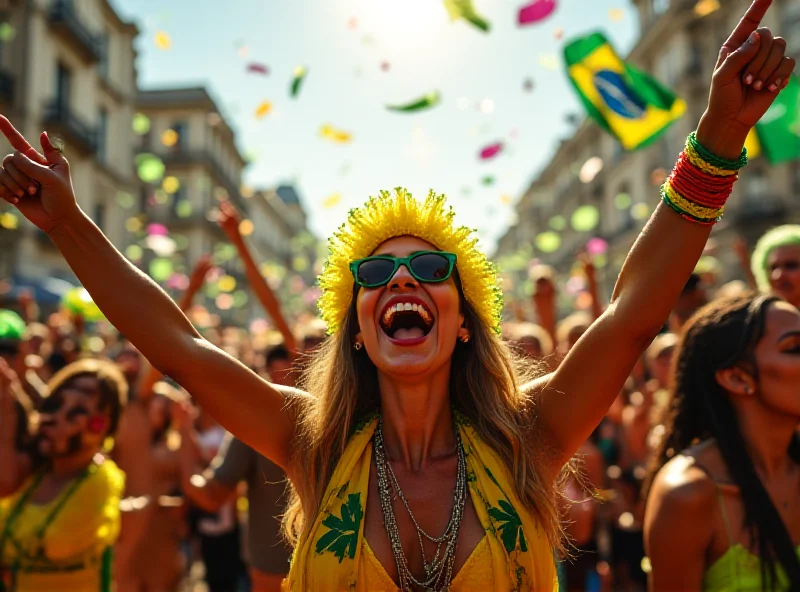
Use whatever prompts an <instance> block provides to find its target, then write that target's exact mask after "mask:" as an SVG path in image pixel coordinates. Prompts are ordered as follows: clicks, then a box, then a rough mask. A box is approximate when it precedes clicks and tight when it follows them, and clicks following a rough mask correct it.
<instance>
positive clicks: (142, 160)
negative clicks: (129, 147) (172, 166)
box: [136, 153, 166, 183]
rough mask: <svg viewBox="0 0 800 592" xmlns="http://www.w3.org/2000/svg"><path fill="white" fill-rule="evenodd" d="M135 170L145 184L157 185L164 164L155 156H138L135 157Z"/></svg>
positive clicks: (162, 174) (145, 154) (163, 169)
mask: <svg viewBox="0 0 800 592" xmlns="http://www.w3.org/2000/svg"><path fill="white" fill-rule="evenodd" d="M136 170H137V172H138V173H139V178H140V179H141V180H142V181H144V182H145V183H157V182H158V181H160V180H161V178H162V177H163V176H164V172H165V171H166V167H165V166H164V162H163V161H162V160H161V159H160V158H159V157H158V156H156V155H155V154H148V153H144V154H139V155H138V156H137V157H136Z"/></svg>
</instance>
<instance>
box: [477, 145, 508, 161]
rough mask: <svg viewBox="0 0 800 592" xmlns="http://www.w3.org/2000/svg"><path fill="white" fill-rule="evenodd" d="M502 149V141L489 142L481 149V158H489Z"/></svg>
mask: <svg viewBox="0 0 800 592" xmlns="http://www.w3.org/2000/svg"><path fill="white" fill-rule="evenodd" d="M502 150H503V143H502V142H497V143H496V144H490V145H488V146H486V148H484V149H483V150H481V160H489V159H491V158H494V157H495V156H497V155H498V154H500V152H501V151H502Z"/></svg>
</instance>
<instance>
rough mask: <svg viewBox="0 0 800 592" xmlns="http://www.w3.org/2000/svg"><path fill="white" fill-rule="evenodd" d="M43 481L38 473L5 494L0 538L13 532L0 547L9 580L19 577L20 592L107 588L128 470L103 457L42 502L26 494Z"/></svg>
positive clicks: (0, 503) (0, 505)
mask: <svg viewBox="0 0 800 592" xmlns="http://www.w3.org/2000/svg"><path fill="white" fill-rule="evenodd" d="M37 477H38V476H37ZM38 481H39V479H37V478H36V477H33V478H31V479H29V480H28V482H26V483H25V485H24V486H23V487H22V488H20V490H19V491H17V492H16V493H14V494H13V495H11V496H9V497H7V498H3V499H0V537H1V536H2V534H3V533H7V534H6V537H5V544H4V545H3V548H2V549H0V560H2V564H3V566H4V567H6V568H7V569H6V577H7V578H9V580H7V581H6V584H7V585H8V584H10V583H11V582H13V584H12V586H11V590H12V591H14V592H52V591H54V590H58V591H59V592H96V591H100V592H105V590H108V589H109V587H110V571H109V569H110V560H111V555H110V549H111V547H112V546H113V544H114V543H115V542H116V540H117V538H118V537H119V530H120V514H119V500H120V497H121V495H122V492H123V489H124V487H125V474H124V473H123V472H122V471H121V470H120V469H119V468H118V467H117V465H115V464H114V463H113V462H112V461H110V460H107V459H98V462H96V463H94V464H92V465H91V466H90V467H89V469H87V473H86V474H85V475H83V476H81V477H77V478H76V480H75V481H73V482H72V483H71V484H68V485H67V486H66V487H64V490H63V491H62V492H61V493H60V494H59V495H58V496H56V498H55V499H53V500H52V501H50V502H48V503H46V504H41V505H38V504H33V503H31V502H30V501H25V500H24V499H23V498H24V496H26V494H30V493H32V492H33V490H34V489H35V488H36V485H37V484H38ZM20 501H22V503H21V504H20ZM15 515H16V518H14V516H15ZM9 518H11V525H10V528H8V527H9V525H8V521H9ZM10 572H13V573H10Z"/></svg>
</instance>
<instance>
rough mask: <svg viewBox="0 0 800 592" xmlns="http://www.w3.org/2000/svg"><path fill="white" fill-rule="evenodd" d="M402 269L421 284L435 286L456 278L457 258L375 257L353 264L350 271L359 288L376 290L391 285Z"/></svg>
mask: <svg viewBox="0 0 800 592" xmlns="http://www.w3.org/2000/svg"><path fill="white" fill-rule="evenodd" d="M401 265H405V266H406V269H408V272H409V273H410V274H411V275H412V276H413V277H414V279H416V280H417V281H418V282H424V283H426V284H435V283H438V282H444V281H446V280H447V279H448V278H449V277H450V276H451V275H452V274H453V268H454V267H455V266H456V256H455V254H454V253H445V252H444V251H417V252H416V253H412V254H411V255H409V256H408V257H392V256H391V255H374V256H372V257H365V258H364V259H356V260H355V261H353V262H351V263H350V271H351V273H352V274H353V279H354V280H355V282H356V284H358V285H359V286H361V287H362V288H377V287H379V286H385V285H386V284H388V283H389V280H391V279H392V278H393V277H394V274H396V273H397V270H398V269H400V266H401Z"/></svg>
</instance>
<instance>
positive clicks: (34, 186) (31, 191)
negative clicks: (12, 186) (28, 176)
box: [28, 185, 36, 195]
mask: <svg viewBox="0 0 800 592" xmlns="http://www.w3.org/2000/svg"><path fill="white" fill-rule="evenodd" d="M28 193H30V194H31V195H33V194H34V193H36V185H29V186H28Z"/></svg>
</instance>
